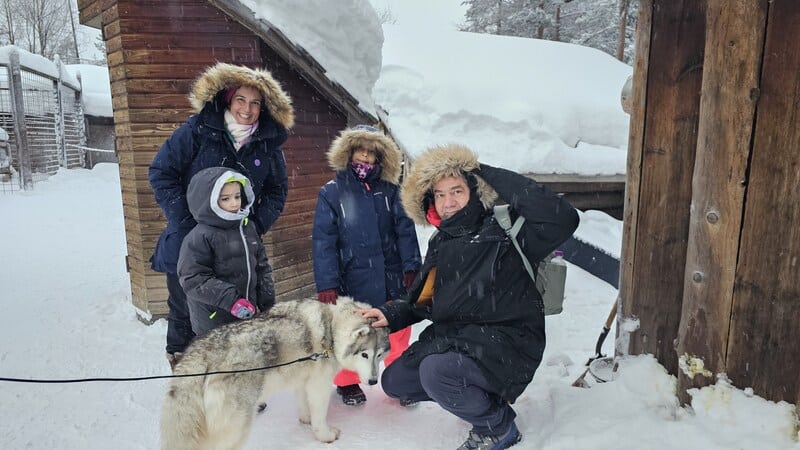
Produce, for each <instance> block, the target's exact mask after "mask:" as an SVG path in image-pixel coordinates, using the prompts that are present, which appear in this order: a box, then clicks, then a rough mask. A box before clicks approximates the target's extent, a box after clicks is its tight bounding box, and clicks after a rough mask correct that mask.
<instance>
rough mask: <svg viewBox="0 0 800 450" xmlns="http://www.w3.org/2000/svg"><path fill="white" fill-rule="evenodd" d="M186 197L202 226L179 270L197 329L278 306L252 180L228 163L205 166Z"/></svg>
mask: <svg viewBox="0 0 800 450" xmlns="http://www.w3.org/2000/svg"><path fill="white" fill-rule="evenodd" d="M186 198H187V203H188V204H189V210H190V211H191V213H192V216H194V219H195V220H196V221H197V226H196V227H194V228H193V229H192V231H191V232H189V234H188V235H187V236H186V238H185V239H184V240H183V244H182V245H181V250H180V256H179V257H178V276H179V277H180V283H181V286H182V287H183V289H184V291H185V292H186V298H187V300H188V304H189V316H190V319H191V322H192V330H193V331H194V332H195V334H197V335H198V336H200V335H202V334H205V333H207V332H208V331H210V330H212V329H213V328H216V327H218V326H219V325H222V324H224V323H229V322H234V321H236V320H237V319H249V318H251V317H253V315H254V314H255V313H256V312H260V311H266V310H267V309H269V308H270V307H272V305H274V304H275V284H274V282H273V280H272V267H271V266H270V264H269V261H268V260H267V254H266V251H265V250H264V245H263V243H262V242H261V237H260V236H259V235H258V232H257V231H256V228H255V225H254V224H253V223H248V219H247V216H248V214H249V211H250V207H251V206H252V204H253V201H254V200H255V196H254V195H253V189H252V186H251V183H250V180H248V179H247V177H245V176H244V175H242V174H240V173H239V172H236V171H233V170H231V169H228V168H226V167H211V168H208V169H203V170H201V171H200V172H198V173H197V174H196V175H195V176H193V177H192V179H191V181H190V182H189V189H188V191H187V197H186Z"/></svg>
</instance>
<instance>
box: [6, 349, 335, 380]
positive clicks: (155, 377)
mask: <svg viewBox="0 0 800 450" xmlns="http://www.w3.org/2000/svg"><path fill="white" fill-rule="evenodd" d="M327 357H328V355H327V353H325V352H323V353H314V354H312V355H308V356H305V357H303V358H299V359H295V360H294V361H289V362H286V363H282V364H276V365H274V366H265V367H254V368H252V369H240V370H218V371H215V372H203V373H185V374H180V375H153V376H148V377H130V378H72V379H64V380H58V379H53V380H43V379H35V378H6V377H0V381H10V382H14V383H40V384H68V383H90V382H95V381H146V380H159V379H163V378H186V377H204V376H206V375H219V374H228V373H247V372H255V371H258V370H267V369H275V368H277V367H283V366H288V365H289V364H294V363H299V362H303V361H309V360H310V361H316V360H318V359H320V358H327Z"/></svg>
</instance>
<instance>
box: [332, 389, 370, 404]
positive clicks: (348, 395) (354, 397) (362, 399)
mask: <svg viewBox="0 0 800 450" xmlns="http://www.w3.org/2000/svg"><path fill="white" fill-rule="evenodd" d="M336 393H337V394H339V395H341V396H342V402H343V403H344V404H345V405H350V406H358V405H363V404H364V403H366V402H367V396H366V395H365V394H364V391H362V390H361V387H360V386H359V385H357V384H348V385H347V386H337V387H336Z"/></svg>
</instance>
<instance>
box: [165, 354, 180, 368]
mask: <svg viewBox="0 0 800 450" xmlns="http://www.w3.org/2000/svg"><path fill="white" fill-rule="evenodd" d="M181 358H183V353H182V352H175V353H167V362H168V363H169V369H170V370H171V371H172V373H175V366H176V365H178V363H179V362H181Z"/></svg>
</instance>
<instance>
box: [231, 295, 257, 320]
mask: <svg viewBox="0 0 800 450" xmlns="http://www.w3.org/2000/svg"><path fill="white" fill-rule="evenodd" d="M255 313H256V307H255V306H253V304H252V303H250V302H249V301H247V299H246V298H240V299H239V300H236V303H234V304H233V306H231V314H233V317H236V318H237V319H242V320H244V319H249V318H251V317H253V314H255Z"/></svg>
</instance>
